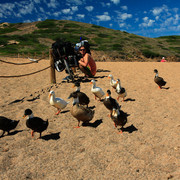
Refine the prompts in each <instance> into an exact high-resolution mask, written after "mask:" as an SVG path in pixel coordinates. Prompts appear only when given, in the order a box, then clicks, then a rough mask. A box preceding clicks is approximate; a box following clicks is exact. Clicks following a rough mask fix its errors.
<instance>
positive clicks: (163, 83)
mask: <svg viewBox="0 0 180 180" xmlns="http://www.w3.org/2000/svg"><path fill="white" fill-rule="evenodd" d="M154 82H155V83H156V84H158V85H159V86H165V85H166V81H164V79H163V78H162V77H155V78H154Z"/></svg>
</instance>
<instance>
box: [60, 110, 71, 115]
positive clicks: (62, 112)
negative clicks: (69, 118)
mask: <svg viewBox="0 0 180 180" xmlns="http://www.w3.org/2000/svg"><path fill="white" fill-rule="evenodd" d="M69 111H70V110H66V111H61V114H64V113H67V112H69Z"/></svg>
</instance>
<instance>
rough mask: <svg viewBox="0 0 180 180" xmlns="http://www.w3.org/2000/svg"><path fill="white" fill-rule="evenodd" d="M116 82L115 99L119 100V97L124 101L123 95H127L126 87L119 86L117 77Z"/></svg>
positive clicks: (119, 82)
mask: <svg viewBox="0 0 180 180" xmlns="http://www.w3.org/2000/svg"><path fill="white" fill-rule="evenodd" d="M116 83H117V86H116V93H117V94H118V97H117V100H119V98H120V97H121V98H123V100H122V101H124V99H125V97H126V96H127V92H126V89H125V88H124V87H121V81H120V79H117V81H116Z"/></svg>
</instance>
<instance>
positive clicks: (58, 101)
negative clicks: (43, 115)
mask: <svg viewBox="0 0 180 180" xmlns="http://www.w3.org/2000/svg"><path fill="white" fill-rule="evenodd" d="M49 102H50V104H51V105H52V106H54V107H56V108H57V110H58V111H57V113H56V115H58V114H59V113H60V112H61V110H62V109H64V108H65V107H66V106H67V104H68V103H69V102H67V101H65V100H64V99H62V98H58V97H56V96H55V92H54V91H53V90H51V91H50V92H49Z"/></svg>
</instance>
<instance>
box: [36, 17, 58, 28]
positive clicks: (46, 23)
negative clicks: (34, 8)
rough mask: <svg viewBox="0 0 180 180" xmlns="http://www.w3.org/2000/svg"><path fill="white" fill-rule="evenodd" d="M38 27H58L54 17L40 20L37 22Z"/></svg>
mask: <svg viewBox="0 0 180 180" xmlns="http://www.w3.org/2000/svg"><path fill="white" fill-rule="evenodd" d="M36 27H38V28H52V27H56V23H55V20H53V19H46V20H45V21H42V22H39V23H38V24H36Z"/></svg>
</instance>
